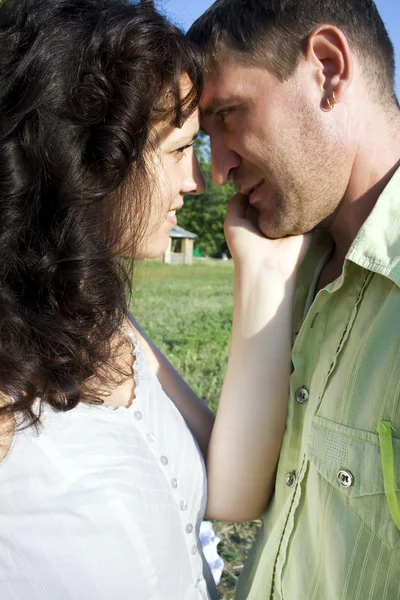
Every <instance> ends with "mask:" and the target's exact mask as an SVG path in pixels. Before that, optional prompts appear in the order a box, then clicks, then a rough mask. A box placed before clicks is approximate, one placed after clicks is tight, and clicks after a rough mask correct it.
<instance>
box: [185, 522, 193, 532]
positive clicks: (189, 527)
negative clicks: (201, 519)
mask: <svg viewBox="0 0 400 600" xmlns="http://www.w3.org/2000/svg"><path fill="white" fill-rule="evenodd" d="M185 531H186V533H192V531H193V525H192V524H191V523H188V524H187V525H186V527H185Z"/></svg>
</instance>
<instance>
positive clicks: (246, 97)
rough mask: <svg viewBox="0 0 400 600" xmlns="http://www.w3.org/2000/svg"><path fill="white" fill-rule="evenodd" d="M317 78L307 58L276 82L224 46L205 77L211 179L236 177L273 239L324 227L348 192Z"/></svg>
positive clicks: (339, 143)
mask: <svg viewBox="0 0 400 600" xmlns="http://www.w3.org/2000/svg"><path fill="white" fill-rule="evenodd" d="M313 75H314V76H313ZM316 81H317V78H316V77H315V74H313V71H312V69H311V68H310V66H309V65H307V64H306V62H305V61H303V62H302V63H301V64H300V66H299V67H298V69H297V70H296V73H295V74H294V75H293V76H292V77H291V78H290V79H289V80H288V81H285V82H281V81H279V80H278V78H277V77H275V76H274V75H273V74H271V73H270V72H269V71H267V70H266V69H264V68H261V67H255V66H251V65H249V64H244V63H241V62H239V60H238V58H237V57H236V56H235V54H234V53H233V52H232V51H230V50H229V49H226V48H222V49H221V50H220V52H219V55H218V63H217V64H215V66H214V67H213V69H212V70H211V71H210V72H209V73H208V75H207V77H206V83H205V90H204V93H203V97H202V99H201V103H200V109H201V119H202V123H201V124H202V126H203V128H204V129H205V131H206V132H207V133H208V134H209V135H210V138H211V154H212V172H213V179H214V181H215V183H217V184H219V185H223V184H224V183H226V182H227V181H228V180H229V179H233V180H234V181H235V183H236V185H237V187H238V190H239V192H241V193H243V194H245V195H246V196H247V197H248V200H249V202H250V204H251V205H253V206H254V207H255V208H256V209H257V211H258V213H259V228H260V230H261V231H262V232H263V233H264V235H266V236H268V237H271V238H279V237H283V236H286V235H294V234H298V233H304V232H306V231H310V230H312V229H314V228H315V227H317V226H319V225H321V226H322V227H324V226H326V227H328V226H329V223H330V221H331V220H332V218H333V214H334V212H335V210H336V209H337V207H338V205H339V203H340V201H341V199H342V198H343V196H344V194H345V191H346V187H347V182H348V180H349V176H350V167H349V166H347V167H346V165H348V164H349V161H348V159H346V153H345V152H344V142H343V140H342V137H341V134H340V133H339V128H338V127H332V120H331V119H329V118H327V113H324V112H323V111H322V110H321V87H319V86H318V84H317V82H316ZM322 93H323V90H322Z"/></svg>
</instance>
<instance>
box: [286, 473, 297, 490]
mask: <svg viewBox="0 0 400 600" xmlns="http://www.w3.org/2000/svg"><path fill="white" fill-rule="evenodd" d="M285 481H286V485H287V486H288V487H293V486H294V484H295V483H296V471H291V472H290V473H288V474H287V475H286V477H285Z"/></svg>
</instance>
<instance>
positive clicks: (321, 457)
mask: <svg viewBox="0 0 400 600" xmlns="http://www.w3.org/2000/svg"><path fill="white" fill-rule="evenodd" d="M393 448H394V455H395V490H396V491H400V440H399V439H397V438H393ZM307 454H308V458H309V459H310V461H311V462H312V463H313V465H314V466H315V468H316V469H317V470H318V472H319V473H320V474H321V475H322V477H324V478H325V479H326V480H327V481H329V483H331V484H332V485H333V486H335V487H336V488H338V489H340V490H341V491H342V492H343V493H344V494H346V495H347V496H349V497H354V498H356V497H358V496H368V495H371V494H384V493H385V489H384V479H383V472H382V460H381V452H380V446H379V436H378V434H376V433H372V432H370V431H363V430H359V429H353V428H352V427H348V426H345V425H340V424H339V423H334V422H333V421H329V420H328V419H325V418H323V417H320V416H315V417H314V418H313V419H312V423H311V430H310V435H309V439H308V444H307ZM340 471H345V472H348V473H350V474H351V476H352V478H353V479H352V483H351V485H349V487H344V486H343V485H340V484H339V481H338V475H339V473H340Z"/></svg>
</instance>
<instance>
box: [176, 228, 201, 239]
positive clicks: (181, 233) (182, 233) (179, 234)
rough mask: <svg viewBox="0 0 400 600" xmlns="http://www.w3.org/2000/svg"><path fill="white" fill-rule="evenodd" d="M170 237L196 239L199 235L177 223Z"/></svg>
mask: <svg viewBox="0 0 400 600" xmlns="http://www.w3.org/2000/svg"><path fill="white" fill-rule="evenodd" d="M169 237H171V238H180V239H190V240H195V239H196V238H197V237H198V236H197V235H196V234H195V233H191V232H190V231H186V229H182V227H179V225H176V226H175V227H174V228H173V229H171V231H170V234H169Z"/></svg>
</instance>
